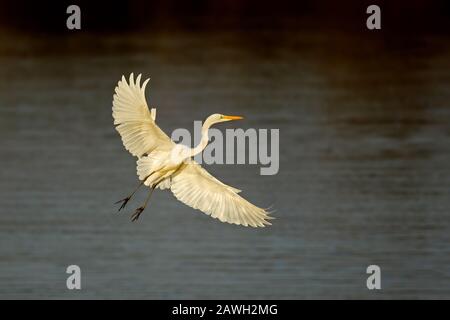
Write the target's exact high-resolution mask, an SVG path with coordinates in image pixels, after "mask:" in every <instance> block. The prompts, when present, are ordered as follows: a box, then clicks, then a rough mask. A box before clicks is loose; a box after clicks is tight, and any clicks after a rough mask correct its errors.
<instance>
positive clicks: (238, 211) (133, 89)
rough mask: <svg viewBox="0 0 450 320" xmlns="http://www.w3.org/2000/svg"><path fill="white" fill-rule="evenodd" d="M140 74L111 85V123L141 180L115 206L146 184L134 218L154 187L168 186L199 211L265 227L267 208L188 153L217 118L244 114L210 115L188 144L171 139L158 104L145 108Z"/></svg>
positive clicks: (200, 147) (204, 139)
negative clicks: (158, 118)
mask: <svg viewBox="0 0 450 320" xmlns="http://www.w3.org/2000/svg"><path fill="white" fill-rule="evenodd" d="M149 80H150V79H147V80H145V81H144V82H143V84H142V86H141V84H140V82H141V75H138V76H137V78H136V79H134V76H133V74H131V75H130V79H129V82H128V83H127V81H126V79H125V77H124V76H122V80H121V81H119V82H118V84H117V87H116V89H115V94H114V99H113V107H112V116H113V118H114V125H115V126H116V129H117V131H118V132H119V134H120V135H121V137H122V142H123V145H124V146H125V149H127V150H128V151H129V152H130V153H131V154H132V155H133V156H136V157H137V158H138V160H137V175H138V176H139V180H140V181H141V183H140V184H139V186H138V188H137V189H136V190H134V192H133V193H131V195H129V196H128V197H126V198H125V199H123V200H120V201H118V202H116V203H121V204H122V205H121V207H120V208H119V211H120V210H121V209H123V208H124V207H125V205H126V204H127V202H128V201H129V200H130V198H131V197H132V196H133V195H134V193H135V192H136V191H137V190H138V189H139V187H140V186H142V185H143V184H144V185H145V186H148V187H149V188H150V193H149V195H148V196H147V199H146V200H145V202H144V204H143V205H142V206H141V207H139V208H137V209H136V211H135V212H134V214H133V215H132V217H131V219H132V221H135V220H137V219H138V218H139V215H140V214H141V213H142V211H144V209H145V207H146V205H147V203H148V201H149V199H150V196H151V194H152V192H153V190H154V189H155V188H157V187H158V188H160V189H162V190H164V189H170V191H172V193H173V194H174V195H175V197H176V198H177V199H178V200H180V201H181V202H183V203H185V204H186V205H188V206H190V207H192V208H194V209H198V210H201V211H203V212H204V213H206V214H208V215H210V216H211V217H213V218H217V219H219V220H220V221H222V222H228V223H233V224H237V225H243V226H252V227H264V226H265V225H270V222H268V220H270V219H272V217H270V216H269V212H267V211H266V210H265V209H262V208H258V207H257V206H255V205H253V204H251V203H250V202H248V201H247V200H245V199H244V198H242V197H241V196H240V195H239V194H238V193H239V192H240V191H241V190H239V189H236V188H233V187H231V186H228V185H226V184H224V183H222V182H220V181H219V180H217V179H216V178H214V177H213V176H212V175H211V174H209V173H208V172H207V171H206V170H205V169H203V168H202V167H201V166H200V165H199V164H198V163H197V162H195V161H194V160H193V159H192V157H193V156H195V155H196V154H198V153H200V152H202V151H203V149H204V148H205V147H206V145H207V144H208V129H209V128H210V127H211V126H212V125H213V124H215V123H219V122H225V121H230V120H238V119H242V117H239V116H225V115H222V114H213V115H210V116H209V117H208V118H207V119H206V120H205V122H204V123H203V126H202V138H201V141H200V143H199V145H198V146H196V147H195V148H193V149H191V148H188V147H186V146H183V145H181V144H176V143H174V142H173V141H172V140H171V139H170V138H169V137H168V136H167V135H166V134H165V133H164V132H163V131H162V130H161V129H160V128H159V127H158V125H157V124H156V123H155V119H156V109H153V108H152V110H151V111H149V109H148V106H147V102H146V99H145V87H146V85H147V83H148V81H149Z"/></svg>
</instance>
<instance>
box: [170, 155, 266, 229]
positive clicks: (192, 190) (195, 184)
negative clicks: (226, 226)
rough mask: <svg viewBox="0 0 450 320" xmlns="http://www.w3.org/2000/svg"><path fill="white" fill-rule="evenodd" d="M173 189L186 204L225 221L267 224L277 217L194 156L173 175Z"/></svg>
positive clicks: (244, 224)
mask: <svg viewBox="0 0 450 320" xmlns="http://www.w3.org/2000/svg"><path fill="white" fill-rule="evenodd" d="M170 189H171V191H172V192H173V194H174V195H175V197H176V198H177V199H178V200H180V201H181V202H183V203H184V204H186V205H188V206H190V207H192V208H194V209H199V210H201V211H203V212H204V213H206V214H208V215H210V216H211V217H213V218H217V219H219V220H220V221H222V222H228V223H233V224H238V225H243V226H252V227H264V226H265V225H270V224H271V223H270V222H268V221H267V220H270V219H273V218H272V217H270V216H269V213H268V212H267V211H266V210H264V209H262V208H258V207H257V206H255V205H253V204H251V203H250V202H248V201H247V200H245V199H244V198H242V197H241V196H240V195H238V194H237V192H239V191H240V190H238V189H235V188H233V187H230V186H228V185H226V184H224V183H222V182H220V181H219V180H217V179H216V178H214V177H213V176H212V175H210V174H209V173H208V172H207V171H206V170H205V169H203V168H202V167H201V166H200V165H199V164H198V163H196V162H195V161H192V160H191V161H188V162H186V163H183V164H182V167H181V168H180V169H179V170H178V171H177V172H175V173H174V174H173V175H172V177H171V186H170Z"/></svg>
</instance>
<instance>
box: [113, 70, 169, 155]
mask: <svg viewBox="0 0 450 320" xmlns="http://www.w3.org/2000/svg"><path fill="white" fill-rule="evenodd" d="M149 80H150V79H147V80H145V81H144V83H143V84H142V86H141V84H140V82H141V75H138V76H137V78H136V81H135V79H134V76H133V74H131V75H130V79H129V82H128V83H127V81H126V79H125V77H124V76H122V80H120V81H119V82H118V84H117V87H116V89H115V92H116V93H115V94H114V98H113V107H112V115H113V118H114V124H115V125H116V130H117V131H118V132H119V134H120V136H121V137H122V142H123V145H124V146H125V149H127V150H128V151H129V152H130V153H131V154H132V155H133V156H137V157H138V158H140V157H142V156H143V155H145V154H150V153H151V152H152V151H153V150H155V149H168V148H171V147H172V146H173V142H172V140H170V138H169V137H168V136H167V135H166V134H165V133H164V132H163V131H162V130H161V129H160V128H159V127H158V125H157V124H156V123H155V118H156V109H152V112H151V113H150V111H149V109H148V106H147V102H146V99H145V87H146V85H147V83H148V81H149Z"/></svg>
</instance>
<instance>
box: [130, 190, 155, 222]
mask: <svg viewBox="0 0 450 320" xmlns="http://www.w3.org/2000/svg"><path fill="white" fill-rule="evenodd" d="M155 187H156V186H153V187H152V188H151V189H150V193H149V194H148V196H147V199H145V202H144V204H143V205H142V206H141V207H139V208H137V209H136V211H135V212H134V213H133V215H132V216H131V221H136V220H137V219H139V216H140V215H141V213H142V211H144V209H145V207H146V206H147V203H148V201H149V200H150V197H151V196H152V193H153V190H155Z"/></svg>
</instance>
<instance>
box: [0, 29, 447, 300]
mask: <svg viewBox="0 0 450 320" xmlns="http://www.w3.org/2000/svg"><path fill="white" fill-rule="evenodd" d="M0 40H1V43H2V45H1V49H0V66H1V70H2V77H1V79H0V136H1V139H0V150H1V157H0V165H1V171H0V212H1V214H0V298H40V299H42V298H63V299H72V298H153V299H155V298H156V299H160V298H161V299H165V298H172V299H178V298H183V299H184V298H193V299H209V298H233V299H241V298H257V299H260V298H268V299H283V298H368V299H370V298H450V255H449V254H450V250H449V240H450V216H449V208H450V196H449V191H450V179H449V174H450V106H449V103H450V102H449V101H450V90H449V84H450V73H449V71H450V59H449V57H450V47H449V42H448V38H445V37H444V38H439V37H434V38H427V37H418V38H417V39H414V40H412V39H409V40H408V39H406V40H405V42H404V43H397V42H396V43H392V42H389V41H386V42H384V41H382V40H380V39H372V40H371V39H367V38H362V37H361V38H360V37H356V36H354V37H350V36H343V35H339V34H326V35H319V34H313V35H310V34H301V33H300V34H297V33H294V34H289V33H288V34H285V35H283V36H280V35H275V34H271V33H270V32H258V31H253V32H248V33H240V34H235V33H227V32H223V33H214V34H209V33H201V32H200V33H188V32H187V33H164V32H159V33H156V34H151V33H149V34H139V35H136V36H132V35H123V36H115V37H112V36H102V35H99V36H75V35H74V36H72V37H71V36H64V37H44V36H42V37H35V38H28V37H25V36H23V35H15V36H11V35H2V36H1V37H0ZM132 71H134V72H135V73H143V75H144V76H150V77H151V78H152V80H151V82H150V85H149V86H148V89H147V90H148V91H147V99H148V100H149V103H150V105H152V106H156V107H158V118H157V121H158V123H159V124H160V126H161V127H162V128H163V129H164V130H165V131H166V132H169V133H170V132H171V131H172V130H174V129H176V128H188V129H189V130H192V126H193V123H192V122H193V120H202V119H204V118H205V117H206V116H207V115H209V114H211V113H215V112H220V113H225V114H239V115H244V116H245V121H244V122H239V123H237V122H236V123H233V124H229V125H228V124H227V125H221V126H217V128H221V129H222V130H223V129H225V128H232V127H237V126H239V127H243V128H258V129H259V128H267V129H270V128H279V129H280V171H279V173H278V175H275V176H260V175H259V166H246V165H226V166H224V165H223V166H221V165H213V166H207V170H209V171H210V172H211V173H212V174H214V175H215V176H216V177H218V178H220V179H222V180H223V181H224V182H226V183H228V184H230V185H233V186H235V187H238V188H240V189H242V190H244V192H243V195H244V196H245V197H246V198H247V199H249V200H250V201H252V202H254V203H255V204H257V205H259V206H263V207H267V206H269V205H273V206H274V208H275V209H276V213H275V216H276V217H277V220H275V221H274V224H273V226H271V227H269V228H265V229H249V228H243V227H238V226H234V225H228V224H223V223H219V222H218V221H217V220H215V219H212V218H210V217H208V216H206V215H204V214H202V213H200V212H199V211H195V210H193V209H191V208H189V207H187V206H185V205H183V204H181V203H179V202H178V201H177V200H176V199H175V198H174V197H173V196H172V195H171V194H170V193H169V192H167V191H166V192H161V191H159V192H155V194H154V195H153V198H152V200H151V203H150V206H149V208H147V210H146V211H145V212H144V213H143V215H142V216H141V219H140V220H139V221H138V222H137V223H131V222H130V219H129V213H130V212H132V211H133V210H134V208H136V207H138V206H139V205H140V204H141V202H142V201H143V200H144V198H145V194H144V192H141V193H139V195H138V196H137V199H135V200H134V201H133V202H132V203H130V204H129V205H128V207H127V210H126V212H125V213H123V214H122V213H121V214H117V213H116V211H117V206H115V205H113V203H114V202H115V201H116V200H118V199H121V198H123V197H124V196H125V195H127V194H128V193H129V192H130V191H131V190H132V189H133V188H134V187H135V186H136V183H137V177H136V170H135V162H134V161H135V160H134V158H133V157H132V156H131V155H130V154H128V153H127V152H126V151H125V150H124V148H123V146H122V143H121V141H120V138H119V136H118V134H117V133H116V131H115V130H114V128H113V125H112V118H111V100H112V94H113V90H114V87H115V84H116V82H117V80H118V79H119V78H120V76H121V75H122V74H129V73H130V72H132ZM71 264H76V265H79V266H80V267H81V270H82V290H81V291H69V290H67V289H66V277H67V276H68V275H67V274H66V273H65V270H66V267H67V266H68V265H71ZM370 264H377V265H379V266H380V267H381V271H382V289H381V290H380V291H369V290H368V289H367V288H366V278H367V276H368V275H367V274H366V267H367V266H368V265H370Z"/></svg>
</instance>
